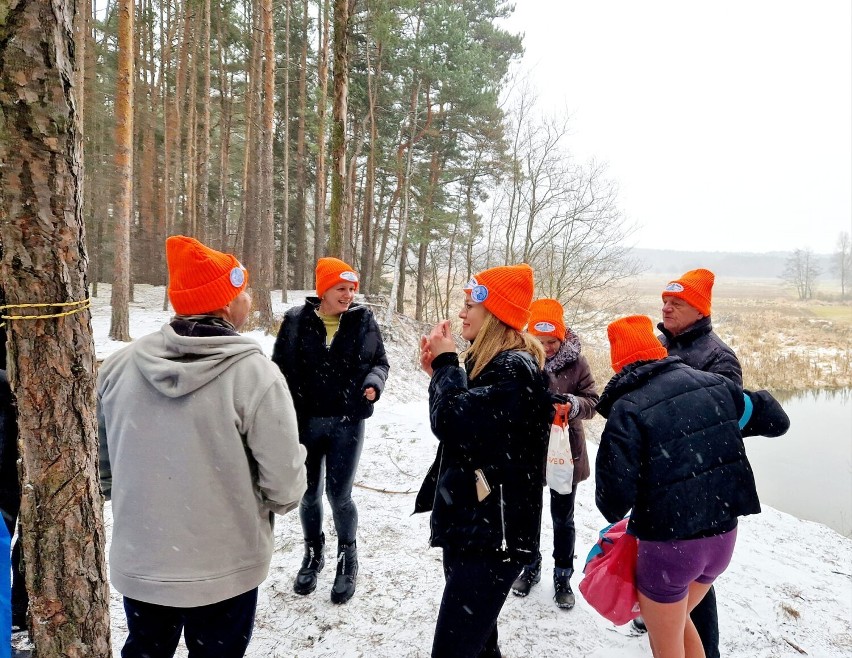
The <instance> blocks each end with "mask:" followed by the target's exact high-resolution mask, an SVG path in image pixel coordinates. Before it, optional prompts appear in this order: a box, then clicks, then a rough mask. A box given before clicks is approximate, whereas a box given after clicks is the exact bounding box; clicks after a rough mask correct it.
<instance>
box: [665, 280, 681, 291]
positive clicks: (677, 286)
mask: <svg viewBox="0 0 852 658" xmlns="http://www.w3.org/2000/svg"><path fill="white" fill-rule="evenodd" d="M665 292H683V286H682V285H680V284H679V283H678V282H677V281H672V282H671V283H670V284H669V285H667V286H666V290H665Z"/></svg>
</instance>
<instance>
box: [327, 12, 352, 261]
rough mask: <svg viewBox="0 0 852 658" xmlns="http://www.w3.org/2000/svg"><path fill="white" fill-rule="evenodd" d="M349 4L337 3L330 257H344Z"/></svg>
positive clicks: (335, 15)
mask: <svg viewBox="0 0 852 658" xmlns="http://www.w3.org/2000/svg"><path fill="white" fill-rule="evenodd" d="M349 3H350V0H334V37H333V40H334V65H333V67H332V79H333V83H334V85H333V86H334V103H333V105H332V111H331V114H332V127H331V201H330V203H329V226H328V253H329V255H331V256H338V257H341V256H343V255H344V254H343V250H344V245H343V240H344V236H345V222H346V194H345V192H346V189H345V188H346V164H347V162H346V119H347V105H348V96H349V51H348V46H349V22H350V13H349V12H350V8H349Z"/></svg>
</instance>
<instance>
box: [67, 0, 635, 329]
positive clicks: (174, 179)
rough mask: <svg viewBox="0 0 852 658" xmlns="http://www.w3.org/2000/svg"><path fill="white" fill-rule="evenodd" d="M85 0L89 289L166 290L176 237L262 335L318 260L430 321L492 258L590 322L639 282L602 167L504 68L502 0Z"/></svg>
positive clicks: (506, 41)
mask: <svg viewBox="0 0 852 658" xmlns="http://www.w3.org/2000/svg"><path fill="white" fill-rule="evenodd" d="M84 4H85V7H84V10H83V11H82V12H81V14H80V16H79V17H78V20H80V22H81V26H80V28H79V30H78V31H77V33H76V40H77V41H78V42H79V41H80V40H84V41H85V43H83V44H81V49H80V50H81V51H82V52H83V53H85V56H84V62H83V65H82V66H81V70H82V75H81V76H80V79H79V82H80V83H81V84H80V86H81V87H82V89H83V94H82V96H81V97H82V100H83V107H82V114H83V118H84V130H83V151H84V160H85V184H84V186H83V190H84V198H83V209H84V216H85V221H86V231H87V236H88V237H87V243H88V246H89V256H90V259H91V267H90V272H89V279H90V281H91V282H92V283H93V284H94V290H93V292H94V294H97V288H96V284H97V282H99V281H105V282H111V283H116V282H118V283H122V282H123V281H125V280H126V281H127V282H128V286H132V283H136V282H139V283H152V284H162V283H164V282H165V281H166V271H165V262H164V249H163V243H164V240H165V238H166V236H167V235H170V234H175V233H182V234H186V235H192V236H195V237H198V238H199V239H201V240H202V241H204V242H206V243H208V244H210V245H211V246H213V247H216V248H219V249H222V250H226V251H233V252H235V253H237V254H238V256H239V257H240V258H241V259H243V261H244V263H245V264H246V266H247V267H248V269H249V271H250V272H251V285H252V288H253V295H254V298H255V304H256V307H257V308H258V309H259V311H260V314H261V322H262V323H263V322H266V321H267V320H269V319H271V308H270V305H269V295H270V292H269V291H271V290H273V289H276V288H283V289H284V290H286V289H287V288H290V289H304V288H306V287H310V286H311V285H312V283H313V266H314V263H315V261H316V259H317V258H318V257H320V256H323V255H336V256H338V257H340V258H343V259H344V260H346V261H347V262H350V263H351V264H352V265H353V266H354V267H355V268H356V269H358V271H359V273H360V275H361V282H362V283H361V288H362V291H363V292H365V293H367V294H371V295H383V296H384V297H385V298H386V299H387V300H388V304H389V305H391V306H393V309H394V310H396V311H400V312H403V311H404V312H407V313H409V314H411V315H412V316H414V317H415V318H417V319H419V320H427V321H428V320H434V319H437V318H439V317H444V316H446V315H448V314H449V313H450V312H451V307H452V302H451V299H452V297H453V293H454V292H456V291H457V290H458V288H459V287H460V285H461V284H463V283H464V282H465V281H467V279H468V278H469V277H470V275H471V274H472V273H475V272H476V271H479V270H481V269H484V268H486V267H491V266H494V265H500V264H508V263H515V262H521V261H525V262H528V263H530V264H531V265H532V266H533V267H534V268H535V270H536V274H537V288H538V290H537V294H539V295H542V296H544V295H546V296H553V297H558V298H559V299H561V300H562V301H563V303H565V304H566V307H570V308H574V309H577V311H576V312H577V313H586V314H591V315H595V314H597V313H598V312H605V311H606V309H605V308H603V307H605V306H607V304H606V303H602V299H603V300H606V301H608V299H609V296H603V297H602V296H600V295H598V294H596V293H598V292H600V291H602V290H609V289H611V288H612V285H613V284H614V283H615V282H617V281H619V280H622V279H624V278H625V277H627V276H630V275H631V274H634V273H635V272H636V271H637V268H636V263H635V262H634V261H633V259H631V258H630V256H629V254H628V251H627V248H628V245H627V244H626V242H625V239H626V238H627V237H628V236H629V235H630V233H631V231H632V228H631V227H630V226H629V225H628V224H627V223H626V222H625V220H624V218H623V216H622V215H621V213H620V212H619V209H618V206H617V198H616V187H615V185H614V183H613V182H612V181H611V180H609V179H608V178H607V174H606V170H605V167H603V166H601V165H600V164H598V163H595V162H576V161H575V160H574V159H573V158H572V156H571V153H570V152H569V150H568V147H567V144H566V140H567V136H568V117H567V116H551V115H546V114H545V113H543V112H542V111H541V110H540V108H539V107H537V104H536V99H535V94H534V93H533V92H532V90H530V89H528V88H524V84H525V82H524V80H519V79H516V78H515V77H514V75H513V67H512V64H513V63H514V62H516V61H518V60H519V59H520V57H521V55H522V53H523V45H522V40H521V36H520V35H517V34H511V33H509V32H507V31H506V30H504V29H503V28H502V27H501V19H502V18H504V17H506V16H507V15H508V14H509V12H510V11H511V5H510V4H508V3H506V2H501V1H499V0H461V1H459V0H428V1H427V0H397V1H394V0H358V1H356V0H285V1H282V2H276V3H273V2H272V1H271V0H226V1H224V2H220V3H211V2H210V0H174V1H171V0H168V1H163V0H139V1H138V2H136V3H135V4H134V3H131V2H129V0H86V1H85V3H84ZM122 85H123V86H122ZM128 90H129V91H128ZM122 130H123V131H124V134H122ZM118 288H119V290H121V286H118ZM115 291H116V286H115V285H114V286H113V295H114V296H115V294H116V293H115ZM593 298H594V300H595V301H594V303H592V299H593ZM113 301H114V305H117V306H119V307H121V306H122V305H123V304H124V302H123V300H122V299H121V296H119V299H117V300H116V299H114V300H113ZM119 310H120V308H119ZM119 319H120V318H119ZM114 322H115V317H114ZM119 333H120V332H119Z"/></svg>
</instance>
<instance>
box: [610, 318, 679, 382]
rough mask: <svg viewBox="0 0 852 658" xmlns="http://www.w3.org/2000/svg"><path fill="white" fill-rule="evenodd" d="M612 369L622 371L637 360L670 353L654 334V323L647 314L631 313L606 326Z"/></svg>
mask: <svg viewBox="0 0 852 658" xmlns="http://www.w3.org/2000/svg"><path fill="white" fill-rule="evenodd" d="M606 333H607V336H609V352H610V359H611V360H612V369H613V370H615V372H621V369H622V368H624V366H629V365H630V364H631V363H635V362H636V361H656V360H657V359H664V358H666V357H667V356H668V355H669V353H668V351H667V350H666V348H665V347H663V344H662V343H661V342H660V341H659V339H658V338H657V336H656V335H655V334H654V325H653V324H652V323H651V318H649V317H648V316H647V315H629V316H627V317H626V318H621V319H620V320H616V321H615V322H613V323H612V324H610V325H609V326H608V327H607V328H606Z"/></svg>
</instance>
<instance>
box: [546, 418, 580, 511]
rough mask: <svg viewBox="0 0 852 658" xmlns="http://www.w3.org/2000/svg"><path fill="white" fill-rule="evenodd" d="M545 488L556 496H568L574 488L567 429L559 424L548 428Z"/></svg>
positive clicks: (572, 464) (572, 460)
mask: <svg viewBox="0 0 852 658" xmlns="http://www.w3.org/2000/svg"><path fill="white" fill-rule="evenodd" d="M545 480H546V481H547V486H548V487H550V488H551V489H553V490H554V491H555V492H556V493H558V494H563V495H564V494H569V493H571V490H572V489H573V488H574V458H573V456H572V455H571V442H570V441H569V440H568V428H567V427H563V426H562V425H561V424H553V425H551V426H550V443H549V444H548V446H547V469H546V471H545Z"/></svg>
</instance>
